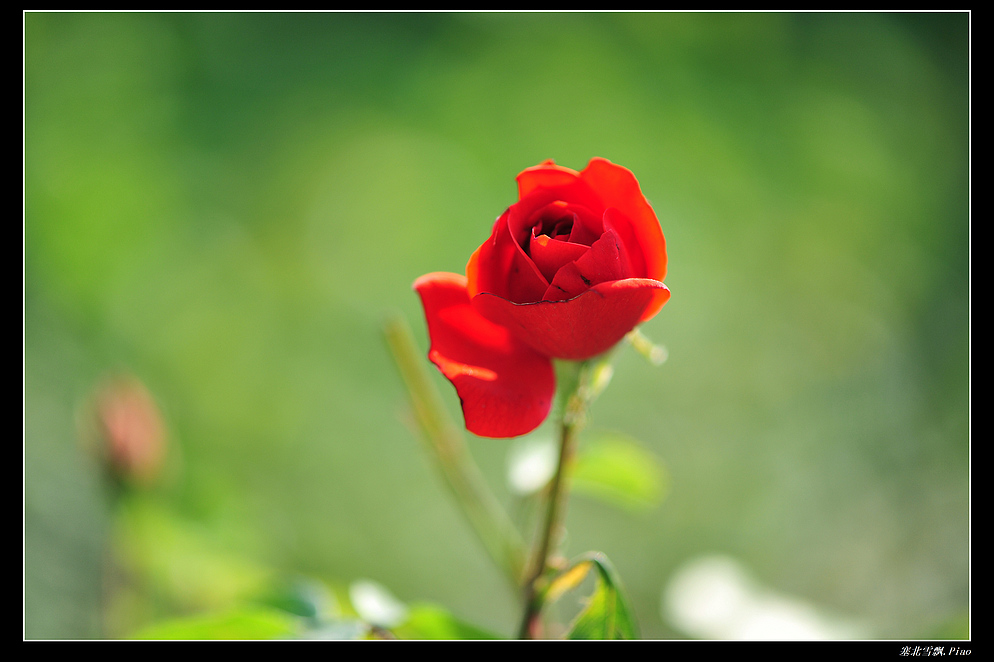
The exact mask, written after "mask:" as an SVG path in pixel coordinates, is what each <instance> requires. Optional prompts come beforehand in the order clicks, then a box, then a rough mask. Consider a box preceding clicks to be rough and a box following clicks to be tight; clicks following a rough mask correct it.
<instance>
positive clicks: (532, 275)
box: [466, 207, 549, 301]
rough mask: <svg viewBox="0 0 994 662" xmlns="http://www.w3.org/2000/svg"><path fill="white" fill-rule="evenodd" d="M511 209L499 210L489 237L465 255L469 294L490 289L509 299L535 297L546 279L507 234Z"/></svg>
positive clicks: (546, 284) (542, 287)
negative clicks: (469, 254)
mask: <svg viewBox="0 0 994 662" xmlns="http://www.w3.org/2000/svg"><path fill="white" fill-rule="evenodd" d="M514 212H515V208H514V207H511V208H510V209H508V210H507V211H505V212H504V213H503V214H501V216H500V218H498V219H497V221H496V222H495V223H494V229H493V232H492V233H491V235H490V238H489V239H487V240H486V241H485V242H483V244H482V245H481V246H480V247H479V248H477V249H476V252H475V253H473V255H472V256H471V257H470V258H469V263H468V264H467V265H466V276H467V278H468V279H469V288H470V291H471V292H472V293H473V294H476V293H477V292H493V293H494V294H497V295H499V296H502V297H505V298H507V299H510V300H511V301H538V300H539V299H541V298H542V295H543V294H544V293H545V290H546V288H548V287H549V282H548V281H547V280H545V277H544V276H543V275H542V273H541V272H540V271H539V270H538V267H536V266H535V263H534V262H532V259H531V258H530V257H528V256H527V255H525V253H524V251H523V250H522V249H521V247H520V246H519V245H518V242H517V241H516V240H515V239H514V238H513V237H512V236H511V230H510V228H509V226H508V218H509V217H510V216H512V215H513V214H514Z"/></svg>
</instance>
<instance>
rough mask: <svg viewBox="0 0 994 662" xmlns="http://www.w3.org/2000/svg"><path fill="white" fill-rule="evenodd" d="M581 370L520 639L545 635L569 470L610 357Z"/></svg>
mask: <svg viewBox="0 0 994 662" xmlns="http://www.w3.org/2000/svg"><path fill="white" fill-rule="evenodd" d="M577 372H578V374H576V375H575V377H574V380H573V382H572V383H571V384H570V385H569V386H567V388H568V389H569V390H566V389H564V392H565V393H567V394H568V395H567V396H566V399H565V403H564V406H563V408H562V418H561V420H560V424H559V435H560V442H559V463H558V465H557V467H556V473H555V475H554V476H553V477H552V482H551V483H550V485H549V502H548V508H547V510H546V514H545V521H544V526H543V527H542V531H541V533H540V535H539V538H538V546H537V548H536V552H535V556H534V558H533V559H532V567H531V570H530V573H529V575H528V577H527V578H526V583H525V613H524V617H523V618H522V621H521V628H520V630H519V632H518V638H519V639H539V638H541V637H542V621H541V611H542V605H543V603H544V589H545V585H546V583H547V575H546V571H547V570H549V569H550V566H551V565H552V564H553V555H554V553H555V551H556V549H555V548H556V546H557V545H558V543H559V540H560V538H561V534H562V525H563V521H564V520H565V516H566V502H567V498H568V496H569V470H570V466H571V464H572V461H573V456H574V454H575V453H576V441H577V437H578V436H579V433H580V430H581V429H582V428H583V425H584V424H585V423H586V415H587V407H588V406H589V405H590V403H591V402H593V400H594V399H595V398H596V397H597V396H598V395H600V393H601V391H603V390H604V388H605V387H606V386H607V384H608V382H609V381H610V380H611V375H612V368H611V364H610V363H609V362H608V361H607V360H602V361H599V362H597V363H594V364H591V363H589V362H584V363H580V364H578V365H577Z"/></svg>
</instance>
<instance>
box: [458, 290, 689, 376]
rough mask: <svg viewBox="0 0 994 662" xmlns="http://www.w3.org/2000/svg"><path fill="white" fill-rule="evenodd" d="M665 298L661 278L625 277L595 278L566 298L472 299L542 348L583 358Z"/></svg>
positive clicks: (612, 341)
mask: <svg viewBox="0 0 994 662" xmlns="http://www.w3.org/2000/svg"><path fill="white" fill-rule="evenodd" d="M669 298H670V290H669V288H667V287H666V285H664V284H663V283H661V282H659V281H656V280H652V279H649V278H626V279H624V280H616V281H609V282H605V283H599V284H597V285H594V286H593V287H591V288H590V289H589V290H587V291H586V292H584V293H583V294H580V295H578V296H576V297H573V298H572V299H567V300H564V301H538V302H535V303H514V302H512V301H508V300H507V299H502V298H501V297H499V296H497V295H495V294H490V293H488V292H482V293H480V294H477V295H476V296H474V297H473V299H472V305H473V308H474V309H475V310H476V311H477V312H478V313H479V314H480V315H481V316H482V317H484V318H486V319H488V320H490V321H491V322H493V323H494V324H496V325H499V326H501V327H504V328H506V329H509V330H510V331H511V332H512V333H513V334H514V335H515V336H516V337H517V338H518V339H519V340H521V341H522V342H524V343H527V344H528V345H529V346H531V347H532V348H533V349H535V350H536V351H537V352H539V353H540V354H543V355H545V356H548V357H552V358H559V359H568V360H572V361H582V360H584V359H589V358H591V357H593V356H597V355H598V354H602V353H604V352H606V351H607V350H609V349H611V347H613V346H614V345H615V344H616V343H618V341H620V340H621V339H622V338H624V336H625V334H626V333H628V332H629V331H631V330H632V329H633V328H635V327H636V326H637V325H638V324H640V323H641V322H645V321H647V320H648V319H650V318H652V317H653V316H654V315H655V314H656V313H658V312H659V310H660V309H661V308H662V307H663V305H664V304H665V303H666V302H667V301H669Z"/></svg>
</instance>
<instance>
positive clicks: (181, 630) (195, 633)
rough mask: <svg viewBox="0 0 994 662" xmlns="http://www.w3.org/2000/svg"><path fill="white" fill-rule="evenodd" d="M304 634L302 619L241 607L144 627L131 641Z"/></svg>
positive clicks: (257, 608)
mask: <svg viewBox="0 0 994 662" xmlns="http://www.w3.org/2000/svg"><path fill="white" fill-rule="evenodd" d="M301 632H303V626H302V624H301V619H299V618H298V617H296V616H293V615H291V614H287V613H286V612H283V611H280V610H278V609H271V608H268V607H244V608H240V609H235V610H232V611H228V612H225V613H221V614H205V615H199V616H190V617H188V618H178V619H174V620H170V621H163V622H161V623H157V624H154V625H151V626H149V627H146V628H144V629H142V630H141V631H139V632H138V633H137V634H135V635H134V637H133V638H134V639H185V640H190V639H196V640H203V639H214V640H230V639H237V640H246V639H289V638H292V637H295V636H297V635H298V634H300V633H301Z"/></svg>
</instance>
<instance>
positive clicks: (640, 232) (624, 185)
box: [580, 158, 666, 281]
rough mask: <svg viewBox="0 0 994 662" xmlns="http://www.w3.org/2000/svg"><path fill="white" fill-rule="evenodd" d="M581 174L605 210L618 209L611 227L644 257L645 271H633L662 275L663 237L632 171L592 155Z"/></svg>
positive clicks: (632, 248) (640, 275)
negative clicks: (618, 213)
mask: <svg viewBox="0 0 994 662" xmlns="http://www.w3.org/2000/svg"><path fill="white" fill-rule="evenodd" d="M580 178H581V179H583V181H584V182H586V183H587V184H588V185H589V186H590V188H591V189H593V190H595V191H597V192H598V193H599V194H600V196H601V201H602V203H603V205H604V208H605V209H606V210H609V209H610V208H612V207H613V208H615V209H617V210H618V211H619V212H621V214H620V215H615V216H614V217H613V221H614V223H613V224H614V227H615V229H616V231H617V232H618V234H619V236H621V238H622V240H623V241H624V242H625V244H626V247H627V248H628V250H629V251H634V250H635V248H636V246H637V247H638V249H639V250H641V253H642V255H643V258H644V260H645V273H642V274H632V275H633V276H636V277H641V278H652V279H654V280H659V281H662V280H663V279H665V278H666V240H665V239H664V238H663V231H662V230H661V229H660V227H659V219H658V218H656V212H654V211H653V210H652V207H651V206H650V205H649V202H648V201H647V200H646V199H645V196H644V195H643V194H642V189H641V187H640V186H639V183H638V180H637V179H635V175H634V174H632V171H631V170H629V169H628V168H623V167H621V166H619V165H615V164H614V163H611V162H610V161H608V160H607V159H601V158H594V159H590V163H588V164H587V167H586V168H584V169H583V171H582V172H581V173H580ZM606 220H607V219H606ZM625 221H627V222H625ZM608 224H609V225H611V223H610V222H608ZM626 226H627V227H626ZM633 262H634V260H633ZM632 266H635V265H634V264H633V265H632Z"/></svg>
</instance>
